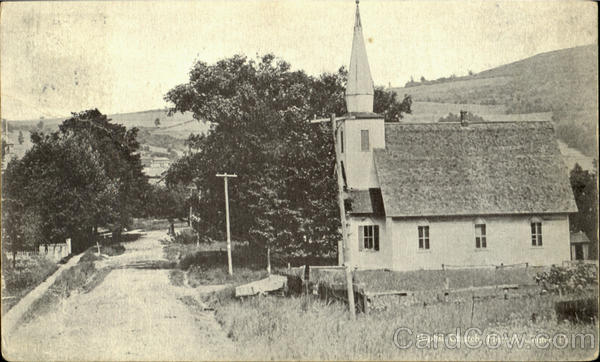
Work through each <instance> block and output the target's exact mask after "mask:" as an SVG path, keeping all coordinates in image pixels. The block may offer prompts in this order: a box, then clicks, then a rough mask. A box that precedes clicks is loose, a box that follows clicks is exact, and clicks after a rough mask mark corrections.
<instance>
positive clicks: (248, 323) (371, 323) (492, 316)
mask: <svg viewBox="0 0 600 362" xmlns="http://www.w3.org/2000/svg"><path fill="white" fill-rule="evenodd" d="M553 301H554V297H541V296H536V297H523V298H515V299H510V300H503V299H489V300H483V301H479V302H477V303H476V304H475V305H474V308H473V305H472V304H471V303H438V304H434V305H427V306H422V305H416V306H415V305H413V306H397V307H396V308H394V309H391V310H387V311H385V312H381V313H373V314H370V315H364V314H359V315H358V316H357V319H356V320H355V321H350V320H349V318H348V315H347V309H346V307H345V306H343V305H341V304H336V303H334V304H331V305H326V304H325V303H324V302H321V301H318V300H314V299H312V298H308V297H306V296H303V297H298V298H278V297H273V296H271V297H257V298H254V299H251V300H246V301H244V302H238V301H234V300H229V301H227V299H225V301H223V298H221V299H220V302H221V303H220V307H219V308H218V309H217V312H216V317H217V320H218V321H219V322H220V323H221V324H222V325H223V328H224V329H225V331H226V332H227V333H228V336H229V337H230V338H232V339H233V340H234V341H235V342H236V343H235V345H236V349H237V351H236V352H237V356H239V358H242V359H328V360H330V359H336V360H339V359H343V360H347V359H445V360H448V359H477V360H493V359H506V358H508V359H542V360H543V359H581V358H591V357H592V356H593V355H594V351H595V349H594V348H595V346H594V347H590V346H588V348H585V349H572V348H567V349H564V350H561V349H556V348H551V349H549V350H543V349H535V348H533V349H531V348H529V349H527V348H523V349H510V348H508V346H507V345H501V346H500V348H498V349H490V348H485V347H482V348H479V349H469V348H461V349H450V348H445V346H443V345H442V346H440V347H439V348H438V349H431V348H430V349H423V350H422V349H417V348H415V347H414V346H413V348H409V349H407V350H401V349H399V348H397V347H396V346H395V345H394V343H393V335H394V332H395V331H396V329H397V328H400V327H404V328H409V329H410V330H412V331H413V332H414V333H415V334H416V333H431V334H433V333H445V334H448V333H455V332H456V330H457V328H460V330H461V331H462V333H464V331H466V330H467V329H468V328H470V327H477V328H480V329H481V330H482V331H484V333H489V332H492V331H493V332H497V333H525V334H526V335H527V336H528V337H533V336H534V335H536V334H538V333H540V331H542V332H544V333H547V334H549V335H551V336H552V335H553V334H556V333H565V334H570V333H592V334H593V335H594V336H595V341H596V342H597V341H598V339H597V338H598V333H597V327H596V326H591V325H575V324H570V323H559V322H558V321H557V320H556V315H555V313H554V310H553ZM472 310H473V312H472ZM534 313H535V316H536V317H535V322H534V321H533V318H532V316H533V315H534ZM471 315H473V317H472V319H471ZM405 337H410V336H408V335H405ZM403 342H404V343H406V342H407V341H403ZM530 347H532V346H530Z"/></svg>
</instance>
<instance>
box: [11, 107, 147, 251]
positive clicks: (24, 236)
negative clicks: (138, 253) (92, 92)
mask: <svg viewBox="0 0 600 362" xmlns="http://www.w3.org/2000/svg"><path fill="white" fill-rule="evenodd" d="M136 132H137V131H136V129H132V130H127V129H126V128H125V127H123V126H121V125H117V124H112V123H110V120H108V119H107V118H106V116H105V115H102V114H101V113H100V112H99V111H98V110H89V111H84V112H81V113H76V114H73V117H72V118H69V119H67V120H65V121H64V122H63V123H62V124H61V125H60V126H59V130H58V131H56V132H52V133H50V134H44V133H42V132H33V133H32V135H31V140H32V143H33V147H32V148H31V149H29V150H28V151H27V152H26V153H25V155H24V157H23V158H22V159H20V160H15V161H14V162H11V163H10V164H9V165H8V167H7V170H6V172H5V175H4V176H5V177H4V180H3V183H4V184H3V192H4V193H5V195H6V197H9V198H10V199H12V200H14V205H13V206H12V207H11V208H10V215H6V216H7V218H8V220H10V222H9V223H8V224H9V229H8V232H7V236H8V238H9V244H10V245H14V246H15V248H22V247H24V245H28V244H24V242H25V240H26V242H27V243H34V244H36V243H39V242H42V241H43V242H63V241H64V239H65V238H69V237H70V238H71V239H72V241H73V248H74V250H81V249H82V248H84V247H86V246H87V245H88V242H89V241H91V240H93V239H94V237H95V233H96V231H97V228H98V227H99V226H111V227H113V229H114V230H116V231H117V233H116V234H117V235H119V232H120V229H121V228H122V227H123V226H124V225H126V223H127V221H128V220H129V218H130V217H131V216H132V215H134V213H140V212H141V211H140V210H139V209H140V207H141V205H143V203H144V201H145V199H144V197H143V196H145V195H147V193H146V189H147V185H148V184H147V180H146V178H145V176H144V175H143V174H142V173H141V162H140V159H139V155H138V153H137V152H138V147H139V145H138V144H137V141H136V139H135V137H136ZM3 212H4V209H3ZM31 225H39V228H33V229H35V230H39V235H43V238H41V237H36V234H35V233H32V232H30V229H31Z"/></svg>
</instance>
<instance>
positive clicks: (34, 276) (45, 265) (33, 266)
mask: <svg viewBox="0 0 600 362" xmlns="http://www.w3.org/2000/svg"><path fill="white" fill-rule="evenodd" d="M56 269H58V266H57V265H56V263H54V262H52V261H51V260H48V259H46V258H43V257H33V258H29V259H23V260H18V261H17V264H16V266H15V268H13V267H12V263H11V262H9V263H3V265H2V275H3V277H4V282H5V283H6V284H5V287H6V290H3V292H2V297H4V298H5V299H3V300H2V314H4V313H6V312H8V311H9V310H10V309H11V308H12V307H13V306H14V305H15V304H17V303H18V302H19V301H20V300H21V299H22V298H23V297H24V296H25V295H26V294H27V293H29V292H30V291H31V290H33V289H34V288H35V287H37V286H38V285H39V284H40V283H42V282H43V281H44V280H46V278H48V277H49V276H50V275H52V274H53V273H54V272H55V271H56Z"/></svg>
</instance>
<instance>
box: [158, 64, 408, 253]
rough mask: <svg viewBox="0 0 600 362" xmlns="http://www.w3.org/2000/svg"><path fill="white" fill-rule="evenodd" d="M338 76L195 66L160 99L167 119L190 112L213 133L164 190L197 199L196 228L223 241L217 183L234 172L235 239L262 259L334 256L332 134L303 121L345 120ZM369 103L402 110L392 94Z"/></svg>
mask: <svg viewBox="0 0 600 362" xmlns="http://www.w3.org/2000/svg"><path fill="white" fill-rule="evenodd" d="M346 76H347V72H346V71H345V69H344V68H340V70H338V72H337V73H325V74H322V75H320V76H318V77H311V76H308V75H307V74H305V73H304V72H302V71H291V70H290V65H289V64H288V63H286V62H285V61H282V60H278V59H276V58H275V57H274V56H273V55H265V56H263V57H262V58H259V59H257V60H248V59H247V58H246V57H244V56H239V55H237V56H234V57H232V58H228V59H223V60H220V61H218V62H217V63H216V64H214V65H208V64H206V63H204V62H197V63H196V64H195V65H194V67H193V68H192V70H191V71H190V80H189V82H188V83H186V84H181V85H178V86H176V87H175V88H173V89H172V90H170V91H169V92H168V93H167V94H166V96H165V100H167V101H168V102H171V103H172V104H173V105H174V106H173V109H172V110H171V112H188V111H189V112H192V113H193V114H194V118H196V119H202V120H204V121H205V122H210V123H211V124H212V127H211V130H210V131H209V132H208V133H207V134H206V135H192V136H191V137H190V138H189V139H188V141H187V142H186V144H187V145H188V147H189V150H190V152H189V153H188V154H187V155H186V156H184V157H182V158H180V159H179V160H178V161H176V162H175V163H173V164H172V166H171V168H170V169H169V172H168V174H167V176H166V182H167V184H168V185H177V184H180V185H191V184H194V185H196V187H198V188H199V189H200V190H201V192H202V199H201V200H200V201H194V202H198V207H194V209H195V210H199V211H198V212H199V214H200V217H201V222H200V224H199V225H197V226H196V227H197V228H198V229H202V232H203V233H209V234H210V235H212V236H213V237H215V238H219V237H223V230H224V218H225V217H224V213H225V210H224V192H223V181H222V180H221V179H219V178H217V177H215V174H216V173H222V172H228V173H236V174H237V175H238V178H237V181H238V182H232V183H231V184H230V185H229V188H230V189H229V192H230V206H231V207H230V211H231V220H232V224H231V226H232V233H233V235H234V238H235V237H238V238H240V239H243V240H249V241H250V243H251V244H252V245H253V246H254V247H253V250H258V251H260V252H261V253H264V252H267V251H271V250H272V249H276V250H277V251H282V252H286V253H291V252H299V253H311V254H323V253H327V252H331V251H334V250H335V247H336V244H337V239H338V238H339V231H338V229H339V222H340V218H339V215H338V210H337V203H336V195H337V183H336V180H335V178H334V172H333V170H334V165H335V162H334V158H333V157H334V152H333V144H332V142H331V131H330V128H329V126H328V125H318V124H310V123H309V122H307V119H312V118H314V117H323V118H324V117H328V116H329V115H330V114H331V113H335V114H337V115H342V114H344V113H345V104H344V85H345V81H346ZM382 96H385V97H386V100H384V101H379V102H378V100H377V99H378V98H379V97H382ZM375 97H376V101H375V103H376V104H378V106H377V107H380V106H379V105H381V108H382V109H383V111H384V112H389V116H390V117H391V118H393V117H396V118H399V117H400V116H401V115H402V113H403V110H404V111H406V110H407V107H406V105H405V106H402V105H401V104H398V102H397V101H396V100H395V95H394V94H391V93H388V92H385V91H383V90H381V89H380V90H378V91H377V92H376V95H375ZM403 107H404V108H403ZM378 109H379V108H376V109H375V110H376V111H377V110H378ZM408 109H409V108H408ZM307 241H309V242H307ZM263 255H264V254H263Z"/></svg>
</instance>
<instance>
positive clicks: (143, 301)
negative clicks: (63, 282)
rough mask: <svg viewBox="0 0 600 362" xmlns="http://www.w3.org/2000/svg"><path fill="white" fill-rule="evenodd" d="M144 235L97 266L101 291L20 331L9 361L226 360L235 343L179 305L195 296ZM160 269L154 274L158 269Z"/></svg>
mask: <svg viewBox="0 0 600 362" xmlns="http://www.w3.org/2000/svg"><path fill="white" fill-rule="evenodd" d="M163 237H165V233H164V232H163V231H155V232H149V233H147V234H146V235H144V236H143V237H142V238H141V239H139V240H137V241H135V242H131V243H126V244H125V246H126V248H127V250H126V251H125V253H124V254H122V255H120V256H117V257H112V258H110V259H108V260H105V261H102V262H101V263H98V265H97V267H98V268H101V267H103V266H112V267H114V268H115V269H114V270H112V271H111V272H110V274H108V275H107V276H106V278H105V279H104V281H103V282H102V284H100V285H99V286H97V287H96V288H95V289H94V290H92V291H91V292H89V293H87V294H77V295H71V296H70V297H69V298H68V299H66V300H64V301H63V302H62V303H61V304H60V305H59V306H58V307H57V308H56V310H54V311H52V312H50V313H48V314H45V315H42V316H40V317H38V318H37V319H35V320H33V321H32V322H31V323H29V324H26V325H24V326H21V327H20V328H18V329H17V330H16V331H15V332H14V333H13V334H12V335H11V336H10V339H9V340H8V347H9V348H8V349H7V350H4V351H3V355H4V357H5V358H7V359H10V360H207V359H210V360H215V359H231V358H234V359H235V356H233V355H232V351H233V350H234V349H233V344H232V342H231V340H229V339H228V338H227V337H226V336H225V334H224V332H223V331H222V329H221V328H220V326H219V325H218V323H217V322H216V320H215V318H214V315H213V314H212V312H209V311H205V312H202V311H195V312H192V310H191V309H190V308H189V307H188V306H186V305H185V304H184V303H183V301H182V300H181V299H182V298H190V296H191V297H194V296H195V295H197V294H198V291H197V290H194V289H190V288H185V287H176V286H173V285H172V284H171V283H170V282H169V276H168V274H169V270H167V269H160V268H163V267H165V266H166V265H168V263H167V262H166V260H165V259H164V257H163V252H162V245H161V244H160V242H159V239H161V238H163ZM156 268H159V269H156Z"/></svg>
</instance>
